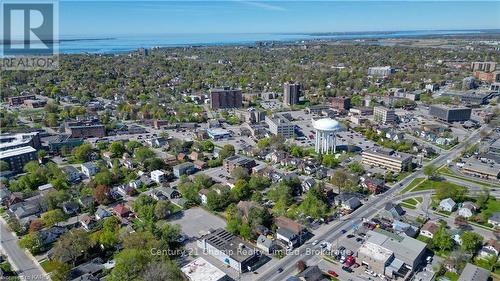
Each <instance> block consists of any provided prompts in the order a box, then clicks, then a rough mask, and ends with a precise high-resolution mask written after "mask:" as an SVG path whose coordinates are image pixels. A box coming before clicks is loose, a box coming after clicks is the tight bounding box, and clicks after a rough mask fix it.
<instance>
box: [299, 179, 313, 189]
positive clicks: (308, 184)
mask: <svg viewBox="0 0 500 281" xmlns="http://www.w3.org/2000/svg"><path fill="white" fill-rule="evenodd" d="M314 185H316V180H314V179H313V178H309V179H306V180H305V181H303V182H302V184H301V186H302V192H308V191H309V189H311V188H312V187H313V186H314Z"/></svg>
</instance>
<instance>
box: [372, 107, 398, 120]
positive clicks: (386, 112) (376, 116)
mask: <svg viewBox="0 0 500 281" xmlns="http://www.w3.org/2000/svg"><path fill="white" fill-rule="evenodd" d="M373 120H375V122H378V123H381V124H388V123H394V122H396V111H395V110H394V109H390V108H387V107H384V106H375V107H374V108H373Z"/></svg>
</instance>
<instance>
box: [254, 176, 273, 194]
mask: <svg viewBox="0 0 500 281" xmlns="http://www.w3.org/2000/svg"><path fill="white" fill-rule="evenodd" d="M248 185H249V186H250V189H252V190H264V189H266V188H268V187H269V186H271V181H270V180H269V178H266V177H263V176H258V175H256V176H252V177H250V180H249V181H248Z"/></svg>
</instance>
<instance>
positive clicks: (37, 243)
mask: <svg viewBox="0 0 500 281" xmlns="http://www.w3.org/2000/svg"><path fill="white" fill-rule="evenodd" d="M19 245H20V246H21V247H22V248H25V249H28V250H29V251H30V252H31V253H32V254H34V255H36V254H38V253H39V252H40V250H41V249H42V240H41V239H40V236H39V235H38V232H33V233H28V234H26V235H24V236H23V238H21V240H19Z"/></svg>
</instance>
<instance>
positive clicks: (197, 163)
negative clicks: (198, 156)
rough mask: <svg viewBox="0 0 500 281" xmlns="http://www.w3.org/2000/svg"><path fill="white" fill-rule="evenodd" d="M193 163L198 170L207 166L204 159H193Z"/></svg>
mask: <svg viewBox="0 0 500 281" xmlns="http://www.w3.org/2000/svg"><path fill="white" fill-rule="evenodd" d="M193 165H194V167H195V168H196V169H198V170H203V169H205V168H206V167H207V166H208V165H207V162H204V161H201V160H195V161H194V162H193Z"/></svg>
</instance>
